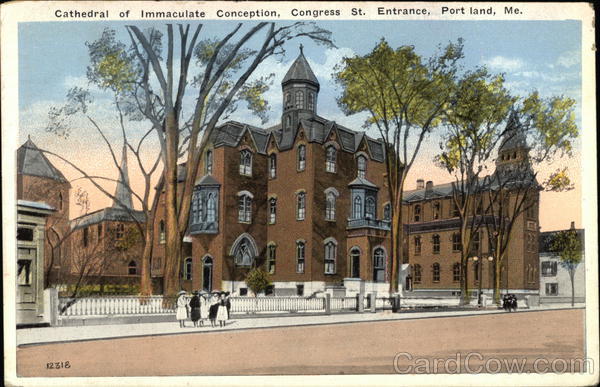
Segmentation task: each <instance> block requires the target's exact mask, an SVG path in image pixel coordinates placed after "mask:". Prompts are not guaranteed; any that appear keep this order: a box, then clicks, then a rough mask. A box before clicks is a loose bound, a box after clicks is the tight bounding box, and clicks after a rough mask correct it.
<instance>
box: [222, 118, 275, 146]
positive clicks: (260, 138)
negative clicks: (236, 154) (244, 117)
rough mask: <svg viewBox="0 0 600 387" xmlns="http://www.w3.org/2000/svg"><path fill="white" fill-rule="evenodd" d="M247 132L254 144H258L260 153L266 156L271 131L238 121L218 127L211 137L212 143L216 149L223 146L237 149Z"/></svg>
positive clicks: (228, 122)
mask: <svg viewBox="0 0 600 387" xmlns="http://www.w3.org/2000/svg"><path fill="white" fill-rule="evenodd" d="M246 131H248V133H250V136H251V137H252V140H253V141H254V144H256V148H257V151H258V153H261V154H265V153H266V151H267V140H268V139H269V131H267V130H265V129H262V128H258V127H256V126H252V125H248V124H244V123H241V122H237V121H227V122H226V123H224V124H223V125H221V126H219V127H216V128H215V129H214V131H213V133H212V135H211V138H212V142H213V144H214V146H215V147H217V146H222V145H227V146H232V147H236V146H238V145H239V143H240V140H241V139H242V137H243V136H244V133H246Z"/></svg>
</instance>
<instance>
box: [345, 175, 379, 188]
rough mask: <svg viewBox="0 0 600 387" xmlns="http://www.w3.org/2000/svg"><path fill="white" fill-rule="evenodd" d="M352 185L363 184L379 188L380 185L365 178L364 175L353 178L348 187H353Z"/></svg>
mask: <svg viewBox="0 0 600 387" xmlns="http://www.w3.org/2000/svg"><path fill="white" fill-rule="evenodd" d="M352 186H363V187H371V188H377V189H378V187H377V186H376V185H375V184H373V183H371V182H370V181H369V180H367V179H365V178H363V177H357V178H356V179H354V180H352V181H351V182H350V183H349V184H348V187H352Z"/></svg>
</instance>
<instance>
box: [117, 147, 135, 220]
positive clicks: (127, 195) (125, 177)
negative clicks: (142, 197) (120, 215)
mask: <svg viewBox="0 0 600 387" xmlns="http://www.w3.org/2000/svg"><path fill="white" fill-rule="evenodd" d="M112 206H113V207H115V208H123V207H125V208H128V209H130V210H133V204H132V200H131V190H130V189H129V171H128V169H127V146H126V145H123V155H122V156H121V170H120V171H119V180H118V181H117V188H116V190H115V200H113V205H112Z"/></svg>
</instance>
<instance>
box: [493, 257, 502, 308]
mask: <svg viewBox="0 0 600 387" xmlns="http://www.w3.org/2000/svg"><path fill="white" fill-rule="evenodd" d="M495 261H496V262H495V265H494V302H495V303H496V304H498V305H500V287H501V286H502V260H501V259H500V258H499V257H496V258H495Z"/></svg>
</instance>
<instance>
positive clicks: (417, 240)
mask: <svg viewBox="0 0 600 387" xmlns="http://www.w3.org/2000/svg"><path fill="white" fill-rule="evenodd" d="M419 254H421V236H420V235H417V236H416V237H415V255H419Z"/></svg>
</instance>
